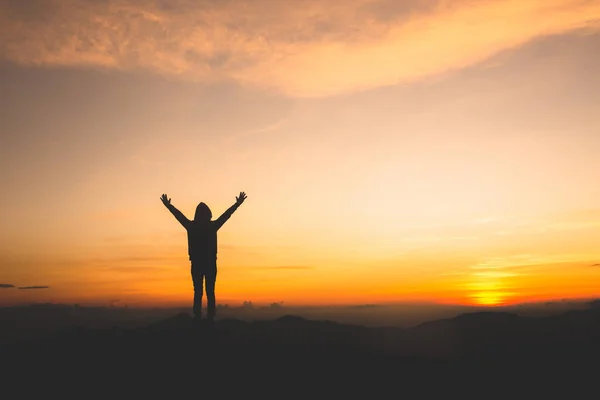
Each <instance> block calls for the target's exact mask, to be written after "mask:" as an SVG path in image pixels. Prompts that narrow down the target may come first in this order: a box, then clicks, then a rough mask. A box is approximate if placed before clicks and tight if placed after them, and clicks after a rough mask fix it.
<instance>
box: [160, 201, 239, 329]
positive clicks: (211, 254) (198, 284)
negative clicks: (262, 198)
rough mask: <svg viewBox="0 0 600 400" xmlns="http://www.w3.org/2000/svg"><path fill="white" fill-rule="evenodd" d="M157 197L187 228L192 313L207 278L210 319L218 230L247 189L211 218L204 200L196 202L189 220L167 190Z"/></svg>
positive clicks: (196, 314)
mask: <svg viewBox="0 0 600 400" xmlns="http://www.w3.org/2000/svg"><path fill="white" fill-rule="evenodd" d="M160 199H161V200H162V202H163V204H164V205H165V207H167V208H168V209H169V211H171V213H172V214H173V215H174V216H175V218H177V221H179V222H180V223H181V225H183V227H184V228H185V229H186V231H187V238H188V254H189V256H190V261H191V264H192V282H193V284H194V309H193V310H194V317H195V318H196V319H197V320H200V318H201V315H202V289H203V282H206V283H205V285H206V300H207V302H206V303H207V317H208V320H209V321H210V322H212V321H213V319H214V317H215V313H216V300H215V282H216V280H217V231H218V230H219V228H221V227H222V226H223V224H224V223H225V222H226V221H227V220H228V219H229V217H231V215H232V214H233V213H234V211H235V210H237V208H238V207H239V206H240V205H241V204H242V203H243V202H244V200H246V193H244V192H240V195H239V196H238V197H236V198H235V200H236V201H235V204H234V205H232V206H231V207H229V208H228V209H227V211H225V212H224V213H223V214H222V215H221V216H220V217H219V218H217V219H216V220H214V221H213V220H211V218H212V212H211V211H210V208H208V206H207V205H206V204H204V203H200V204H198V206H197V207H196V214H195V215H194V220H193V221H190V220H189V219H187V218H186V216H185V215H183V213H182V212H181V211H179V210H178V209H177V208H175V206H174V205H172V204H171V199H170V198H168V197H167V195H166V194H163V195H162V196H161V197H160Z"/></svg>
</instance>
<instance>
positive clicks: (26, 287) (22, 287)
mask: <svg viewBox="0 0 600 400" xmlns="http://www.w3.org/2000/svg"><path fill="white" fill-rule="evenodd" d="M49 288H50V286H19V287H18V289H23V290H30V289H49Z"/></svg>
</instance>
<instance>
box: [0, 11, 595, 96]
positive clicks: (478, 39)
mask: <svg viewBox="0 0 600 400" xmlns="http://www.w3.org/2000/svg"><path fill="white" fill-rule="evenodd" d="M598 20H600V2H597V1H582V0H482V1H477V2H474V1H469V0H458V1H452V2H450V1H445V0H439V1H437V2H436V1H433V2H431V1H422V0H411V1H406V2H397V1H391V0H332V1H322V0H304V1H302V4H301V5H299V4H298V3H297V2H291V1H290V2H288V1H272V0H241V1H235V2H234V1H231V0H225V1H218V2H217V1H209V0H201V1H192V0H172V1H169V2H167V1H164V0H139V1H134V0H105V1H94V2H92V1H85V0H46V1H27V2H24V1H21V0H0V56H1V57H2V58H4V59H7V60H10V61H13V62H16V63H19V64H24V65H42V66H44V65H50V66H76V67H89V66H91V67H103V68H114V69H119V70H140V69H142V70H149V71H153V72H155V73H159V74H164V75H167V76H172V77H178V78H182V79H186V80H190V81H196V82H214V81H220V80H234V81H237V82H239V83H241V84H250V85H256V86H258V87H261V88H265V87H266V88H271V89H275V90H278V91H281V92H283V93H285V94H288V95H292V96H325V95H334V94H340V93H347V92H351V91H356V90H362V89H370V88H374V87H379V86H385V85H393V84H397V83H402V82H407V81H412V80H416V79H421V78H423V77H426V76H430V75H435V74H439V73H443V72H445V71H448V70H452V69H456V68H463V67H467V66H470V65H473V64H476V63H478V62H481V61H482V60H485V59H486V58H488V57H490V56H493V55H494V54H497V53H498V52H501V51H503V50H506V49H511V48H514V47H518V46H521V45H523V44H525V43H527V42H528V41H531V40H533V39H535V38H538V37H542V36H547V35H555V34H561V33H565V32H570V31H573V30H576V29H581V28H590V29H594V30H596V29H598Z"/></svg>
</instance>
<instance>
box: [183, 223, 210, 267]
mask: <svg viewBox="0 0 600 400" xmlns="http://www.w3.org/2000/svg"><path fill="white" fill-rule="evenodd" d="M187 235H188V253H189V256H190V259H210V258H216V257H217V230H216V229H215V224H214V223H213V221H210V222H205V223H196V222H192V223H191V224H190V227H189V228H188V230H187Z"/></svg>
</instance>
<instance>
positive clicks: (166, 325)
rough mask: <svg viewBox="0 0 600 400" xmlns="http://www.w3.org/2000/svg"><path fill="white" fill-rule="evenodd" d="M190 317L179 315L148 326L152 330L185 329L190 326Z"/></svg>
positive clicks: (183, 314) (184, 314)
mask: <svg viewBox="0 0 600 400" xmlns="http://www.w3.org/2000/svg"><path fill="white" fill-rule="evenodd" d="M191 322H192V317H191V315H190V314H188V313H183V312H182V313H179V314H176V315H174V316H172V317H169V318H166V319H163V320H161V321H157V322H154V323H152V324H150V325H149V326H148V328H153V329H185V328H188V327H189V326H190V324H191Z"/></svg>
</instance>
